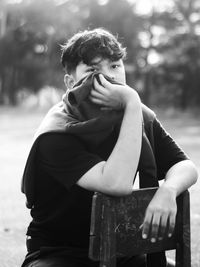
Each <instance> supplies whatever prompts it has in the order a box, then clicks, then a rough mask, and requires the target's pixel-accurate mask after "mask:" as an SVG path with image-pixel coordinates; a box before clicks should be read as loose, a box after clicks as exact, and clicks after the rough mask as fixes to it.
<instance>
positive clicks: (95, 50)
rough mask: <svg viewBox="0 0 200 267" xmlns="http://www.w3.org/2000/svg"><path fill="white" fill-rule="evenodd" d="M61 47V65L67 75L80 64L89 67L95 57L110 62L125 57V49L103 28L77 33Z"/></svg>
mask: <svg viewBox="0 0 200 267" xmlns="http://www.w3.org/2000/svg"><path fill="white" fill-rule="evenodd" d="M61 47H62V55H61V63H62V65H63V67H64V68H65V70H66V71H67V73H71V72H72V71H74V70H75V69H76V67H77V65H78V64H79V63H80V62H83V63H84V64H87V65H90V63H91V61H92V60H93V59H94V58H96V57H101V58H103V59H110V60H111V61H117V60H119V59H124V58H125V57H126V48H124V47H123V46H122V44H121V43H120V42H119V41H118V40H117V37H115V36H114V35H113V34H112V33H110V32H109V31H107V30H105V29H103V28H96V29H93V30H85V31H82V32H78V33H76V34H75V35H74V36H72V37H71V38H70V39H69V40H68V41H67V42H66V43H65V44H64V45H62V46H61Z"/></svg>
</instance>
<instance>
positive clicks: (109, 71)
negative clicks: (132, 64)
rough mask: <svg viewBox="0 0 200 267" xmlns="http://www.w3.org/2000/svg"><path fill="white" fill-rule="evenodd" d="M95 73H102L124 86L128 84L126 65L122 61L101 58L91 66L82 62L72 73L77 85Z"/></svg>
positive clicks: (93, 61)
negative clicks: (82, 79)
mask: <svg viewBox="0 0 200 267" xmlns="http://www.w3.org/2000/svg"><path fill="white" fill-rule="evenodd" d="M94 71H98V72H101V73H102V74H104V75H107V76H109V77H110V78H111V79H113V80H115V81H116V82H119V83H122V84H125V83H126V76H125V69H124V63H123V60H122V59H119V60H117V61H111V60H109V59H102V58H99V57H97V58H94V59H93V60H92V62H91V64H90V65H86V64H84V63H83V62H80V63H79V64H78V65H77V67H76V70H75V71H74V72H73V73H72V76H73V79H74V82H75V83H76V82H77V81H79V80H80V79H81V78H83V77H85V76H87V75H88V74H90V73H92V72H94Z"/></svg>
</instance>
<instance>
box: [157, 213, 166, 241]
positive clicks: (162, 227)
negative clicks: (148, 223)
mask: <svg viewBox="0 0 200 267" xmlns="http://www.w3.org/2000/svg"><path fill="white" fill-rule="evenodd" d="M167 221H168V215H166V214H165V215H163V216H162V217H161V219H160V228H159V232H158V240H162V239H163V237H164V235H165V232H166V228H167Z"/></svg>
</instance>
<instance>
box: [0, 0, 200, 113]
mask: <svg viewBox="0 0 200 267" xmlns="http://www.w3.org/2000/svg"><path fill="white" fill-rule="evenodd" d="M169 2H170V0H169ZM136 3H137V1H136V0H135V2H132V1H130V0H129V1H128V0H117V1H116V0H65V1H64V0H44V1H40V0H29V1H27V0H22V1H21V2H19V1H18V2H16V3H15V2H13V3H12V2H8V3H7V1H5V0H4V1H1V2H0V9H1V10H2V16H1V21H0V26H1V28H0V30H1V31H0V103H2V104H5V103H10V104H16V95H17V92H18V91H20V90H21V89H24V88H26V90H29V91H32V92H37V91H38V90H40V89H41V88H42V87H44V86H54V87H56V88H62V89H63V88H64V84H63V70H62V67H61V64H60V44H63V43H64V42H65V41H66V40H67V38H68V37H70V36H71V35H72V34H73V33H75V32H77V31H79V30H83V29H85V28H94V27H105V28H107V29H108V30H110V31H112V32H113V33H114V34H118V36H119V40H120V41H122V43H124V45H125V46H126V47H127V51H128V58H127V60H126V62H125V63H126V70H127V82H128V83H129V84H131V85H132V86H134V87H135V88H137V89H138V91H139V92H140V94H141V97H142V98H143V101H144V102H145V103H147V104H149V105H153V104H158V103H159V104H162V105H174V106H180V107H182V108H187V106H191V105H198V103H199V100H200V90H199V88H200V76H199V75H198V73H199V71H200V51H199V47H200V26H199V22H200V15H199V14H200V12H199V11H200V5H199V4H198V0H171V6H170V8H166V9H164V10H158V9H157V8H156V6H153V8H152V10H151V12H149V13H147V14H145V15H144V14H139V13H137V12H136Z"/></svg>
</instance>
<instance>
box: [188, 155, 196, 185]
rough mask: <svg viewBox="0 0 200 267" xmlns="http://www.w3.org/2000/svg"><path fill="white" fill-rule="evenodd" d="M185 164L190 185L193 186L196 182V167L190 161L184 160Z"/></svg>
mask: <svg viewBox="0 0 200 267" xmlns="http://www.w3.org/2000/svg"><path fill="white" fill-rule="evenodd" d="M185 162H186V164H187V166H188V170H189V176H190V179H191V183H192V185H193V184H195V183H196V182H197V180H198V170H197V167H196V166H195V164H194V163H193V162H192V161H191V160H186V161H185Z"/></svg>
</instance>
